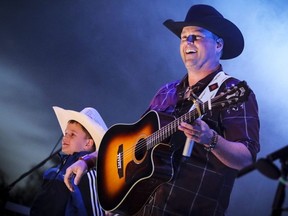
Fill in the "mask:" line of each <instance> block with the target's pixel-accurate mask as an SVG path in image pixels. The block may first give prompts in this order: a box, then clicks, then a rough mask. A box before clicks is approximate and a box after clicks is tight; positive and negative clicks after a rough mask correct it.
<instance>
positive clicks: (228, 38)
mask: <svg viewBox="0 0 288 216" xmlns="http://www.w3.org/2000/svg"><path fill="white" fill-rule="evenodd" d="M163 24H164V26H166V27H167V28H168V29H169V30H170V31H172V32H173V33H174V34H176V35H177V36H178V37H179V38H181V32H182V29H183V28H184V27H186V26H199V27H202V28H205V29H207V30H208V31H210V32H212V33H214V34H216V35H217V36H218V37H220V38H222V39H223V40H224V47H223V54H222V56H221V59H232V58H235V57H237V56H239V55H240V54H241V53H242V51H243V49H244V38H243V35H242V33H241V31H240V30H239V29H238V27H237V26H236V25H235V24H234V23H232V22H231V21H229V20H227V19H225V18H217V17H215V18H213V19H211V18H207V17H203V18H198V19H197V20H195V21H191V22H176V21H174V20H171V19H168V20H166V21H165V22H164V23H163Z"/></svg>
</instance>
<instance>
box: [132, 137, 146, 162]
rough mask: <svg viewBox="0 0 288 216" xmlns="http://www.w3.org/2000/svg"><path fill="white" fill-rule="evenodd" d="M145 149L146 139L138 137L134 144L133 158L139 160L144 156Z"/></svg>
mask: <svg viewBox="0 0 288 216" xmlns="http://www.w3.org/2000/svg"><path fill="white" fill-rule="evenodd" d="M146 151H147V147H146V140H145V139H140V140H139V141H138V143H137V145H136V149H135V158H136V160H141V159H143V158H144V156H145V154H146Z"/></svg>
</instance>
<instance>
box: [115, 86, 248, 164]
mask: <svg viewBox="0 0 288 216" xmlns="http://www.w3.org/2000/svg"><path fill="white" fill-rule="evenodd" d="M240 84H241V82H240ZM239 89H240V88H239V86H233V87H232V88H229V89H227V90H226V91H225V92H222V93H221V94H220V95H218V96H216V97H214V98H212V99H211V101H210V102H209V103H210V104H208V101H206V102H204V103H203V104H200V105H202V113H205V112H206V110H208V108H209V109H210V108H211V109H212V107H217V104H220V107H222V108H223V107H225V106H227V105H225V104H228V105H231V104H232V102H233V95H230V96H232V97H231V98H230V99H226V100H222V101H220V102H215V103H214V101H217V100H218V99H219V98H221V97H224V96H225V95H227V93H230V94H231V93H234V97H235V95H236V96H237V97H236V99H234V101H235V103H237V102H239V96H240V97H243V93H244V92H245V89H242V90H244V92H242V95H241V94H235V92H236V91H238V90H239ZM240 91H241V90H240ZM238 93H239V92H238ZM208 105H209V106H210V107H208ZM196 111H197V110H196V109H193V110H191V111H189V112H187V113H185V114H184V115H182V116H180V117H179V118H178V119H176V120H174V121H172V122H171V123H169V124H167V125H165V126H163V127H162V128H160V129H159V130H157V131H156V132H154V133H152V134H150V135H149V136H147V137H146V138H145V139H143V140H140V141H139V142H137V143H136V144H132V146H131V147H130V148H128V149H127V150H125V151H123V152H121V153H120V157H121V158H123V160H124V159H126V158H127V157H130V156H131V155H132V156H133V155H134V152H137V151H140V150H142V149H144V148H147V150H149V149H151V148H152V147H154V146H155V145H156V144H157V143H159V142H155V141H158V140H159V138H162V139H161V141H163V140H164V139H166V138H168V137H169V136H171V135H172V134H171V132H172V131H171V129H173V127H172V126H174V127H175V126H178V125H179V123H180V120H181V121H184V120H185V119H187V120H190V121H191V117H193V116H194V117H195V116H196V115H197V112H196ZM192 114H194V115H192ZM186 116H187V117H186ZM195 119H196V118H195ZM195 119H193V120H195ZM176 123H177V125H175V124H176ZM161 130H162V131H164V134H162V135H161V133H160V132H161ZM165 132H166V133H168V134H165ZM164 135H166V138H163V137H164ZM167 135H169V136H167ZM150 140H151V141H150ZM149 141H150V142H149ZM161 141H160V142H161ZM155 143H156V144H155ZM149 145H151V146H150V147H149ZM117 155H118V154H117Z"/></svg>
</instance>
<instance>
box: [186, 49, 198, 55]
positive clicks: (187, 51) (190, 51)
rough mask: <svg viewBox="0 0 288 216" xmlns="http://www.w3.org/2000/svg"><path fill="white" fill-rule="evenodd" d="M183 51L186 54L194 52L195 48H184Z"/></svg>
mask: <svg viewBox="0 0 288 216" xmlns="http://www.w3.org/2000/svg"><path fill="white" fill-rule="evenodd" d="M185 53H186V54H191V53H196V50H194V49H186V51H185Z"/></svg>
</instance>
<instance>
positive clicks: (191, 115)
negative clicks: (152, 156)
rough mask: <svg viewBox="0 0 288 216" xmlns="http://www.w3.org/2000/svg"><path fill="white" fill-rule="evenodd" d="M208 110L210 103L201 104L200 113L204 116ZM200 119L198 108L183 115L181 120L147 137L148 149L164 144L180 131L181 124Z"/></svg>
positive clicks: (177, 119)
mask: <svg viewBox="0 0 288 216" xmlns="http://www.w3.org/2000/svg"><path fill="white" fill-rule="evenodd" d="M207 109H208V102H205V103H202V104H199V111H200V113H201V114H202V115H203V114H205V113H206V110H207ZM198 117H200V116H199V112H198V110H197V109H196V108H194V109H192V110H191V111H189V112H187V113H185V114H183V115H182V116H180V117H179V118H176V119H175V120H174V121H172V122H170V123H168V124H167V125H165V126H163V127H162V128H160V129H159V130H158V131H156V132H154V133H153V134H151V135H150V136H149V137H147V140H146V141H147V147H148V149H150V148H153V147H154V146H155V145H157V144H159V143H161V142H163V140H165V139H167V138H169V137H170V136H171V135H173V134H174V133H175V132H176V131H177V130H178V126H179V125H180V123H181V122H189V123H191V122H193V121H195V120H196V119H197V118H198Z"/></svg>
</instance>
